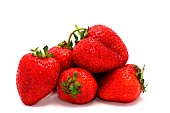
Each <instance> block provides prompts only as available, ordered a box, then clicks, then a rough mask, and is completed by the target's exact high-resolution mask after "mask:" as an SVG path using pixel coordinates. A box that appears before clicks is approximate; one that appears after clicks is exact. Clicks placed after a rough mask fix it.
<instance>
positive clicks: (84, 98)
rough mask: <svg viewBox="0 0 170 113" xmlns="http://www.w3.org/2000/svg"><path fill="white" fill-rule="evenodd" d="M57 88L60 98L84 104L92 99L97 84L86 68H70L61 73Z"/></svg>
mask: <svg viewBox="0 0 170 113" xmlns="http://www.w3.org/2000/svg"><path fill="white" fill-rule="evenodd" d="M57 88H58V90H57V92H58V96H59V98H60V99H61V100H64V101H67V102H70V103H74V104H85V103H88V102H90V101H91V100H93V99H94V97H95V95H96V91H97V88H98V85H97V82H96V80H95V78H94V77H93V76H92V75H91V73H90V72H88V71H87V70H85V69H82V68H70V69H68V70H65V71H64V72H63V73H61V75H60V77H59V80H58V85H57Z"/></svg>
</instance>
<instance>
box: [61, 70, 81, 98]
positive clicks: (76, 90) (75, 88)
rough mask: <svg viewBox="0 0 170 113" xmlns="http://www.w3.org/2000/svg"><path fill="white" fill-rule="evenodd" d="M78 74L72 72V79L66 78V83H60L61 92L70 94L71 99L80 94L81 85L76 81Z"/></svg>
mask: <svg viewBox="0 0 170 113" xmlns="http://www.w3.org/2000/svg"><path fill="white" fill-rule="evenodd" d="M77 77H78V73H77V72H74V75H73V78H71V77H70V76H69V77H68V79H67V81H63V82H61V84H60V86H61V90H62V91H64V92H65V94H70V95H71V96H72V97H73V98H76V95H77V94H81V92H80V89H81V84H80V83H79V82H78V81H77Z"/></svg>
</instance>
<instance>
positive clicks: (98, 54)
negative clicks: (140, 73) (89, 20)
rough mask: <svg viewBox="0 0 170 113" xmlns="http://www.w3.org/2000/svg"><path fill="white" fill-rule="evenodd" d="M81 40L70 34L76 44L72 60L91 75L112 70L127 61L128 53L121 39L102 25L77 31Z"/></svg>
mask: <svg viewBox="0 0 170 113" xmlns="http://www.w3.org/2000/svg"><path fill="white" fill-rule="evenodd" d="M77 31H79V35H80V38H81V40H80V41H77V37H78V36H76V35H75V34H74V33H72V34H73V35H74V36H75V38H76V42H77V44H76V45H75V47H74V48H73V60H74V62H75V63H76V64H77V65H78V66H79V67H82V68H85V69H87V70H89V71H90V72H93V73H100V72H106V71H110V70H113V69H115V68H117V67H120V66H123V65H125V64H126V62H127V60H128V51H127V48H126V46H125V44H124V43H123V41H122V40H121V38H120V37H119V36H118V35H117V34H116V33H115V32H114V31H113V30H112V29H111V28H108V27H106V26H104V25H95V26H92V27H90V28H89V29H84V30H83V29H82V28H81V29H77ZM82 34H83V35H82Z"/></svg>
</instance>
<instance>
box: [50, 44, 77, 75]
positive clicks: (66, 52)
mask: <svg viewBox="0 0 170 113" xmlns="http://www.w3.org/2000/svg"><path fill="white" fill-rule="evenodd" d="M48 52H49V53H52V54H53V55H54V58H55V59H56V60H57V61H58V62H59V63H60V66H61V71H60V72H63V71H64V70H66V69H68V68H71V67H73V66H74V61H73V59H72V50H71V48H69V47H68V46H67V43H66V42H65V41H64V42H62V43H60V44H59V45H58V46H55V47H52V48H50V49H49V51H48Z"/></svg>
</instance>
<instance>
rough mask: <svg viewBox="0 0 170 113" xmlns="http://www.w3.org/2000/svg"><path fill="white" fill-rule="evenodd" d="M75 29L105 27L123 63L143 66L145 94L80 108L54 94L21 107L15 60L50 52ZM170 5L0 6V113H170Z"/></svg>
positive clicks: (152, 1)
mask: <svg viewBox="0 0 170 113" xmlns="http://www.w3.org/2000/svg"><path fill="white" fill-rule="evenodd" d="M75 24H77V25H79V26H80V27H87V26H92V25H95V24H104V25H106V26H108V27H111V28H112V29H113V30H114V31H115V32H116V33H117V34H118V35H119V36H120V37H121V38H122V40H123V41H124V42H125V44H126V46H127V48H128V51H129V61H128V63H134V64H138V65H139V66H141V67H142V66H143V64H146V70H145V73H144V77H145V81H146V83H148V84H149V85H148V88H147V92H146V93H144V94H141V96H140V98H139V99H138V100H136V101H135V102H132V103H128V104H122V103H114V102H105V101H101V100H99V99H95V100H94V101H93V102H91V103H89V104H85V105H73V104H69V103H66V102H62V101H61V100H59V99H58V98H57V94H56V93H53V94H51V95H50V96H48V97H47V98H45V99H44V100H43V101H41V102H40V103H37V104H36V105H34V106H31V107H29V106H25V105H24V104H23V103H22V102H21V101H20V97H19V95H18V92H17V89H16V81H15V80H16V71H17V66H18V62H19V60H20V58H21V57H22V56H23V55H24V54H26V53H28V52H29V50H30V48H35V47H38V46H40V47H43V46H44V45H46V44H48V45H49V46H50V47H52V46H55V45H56V44H58V43H59V42H61V41H63V40H66V39H67V38H68V36H69V34H70V33H71V31H73V30H74V25H75ZM169 30H170V4H169V2H168V0H167V1H166V0H141V1H139V0H138V1H137V0H124V1H123V0H110V1H109V0H101V1H99V0H96V1H95V0H83V1H81V0H67V1H66V0H60V1H59V0H1V1H0V113H3V112H5V113H8V112H15V113H27V112H29V113H57V112H58V113H59V112H63V113H66V112H69V113H73V112H74V113H75V112H77V113H88V112H101V113H102V112H108V113H109V112H115V113H123V112H128V113H146V112H156V111H158V112H163V111H167V112H168V111H170V110H169V109H168V107H169V101H170V93H169V91H170V88H169V86H170V82H169V81H170V73H169V64H170V60H169V58H170V54H169V52H170V51H169V48H170V41H169V40H168V38H170V31H169Z"/></svg>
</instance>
